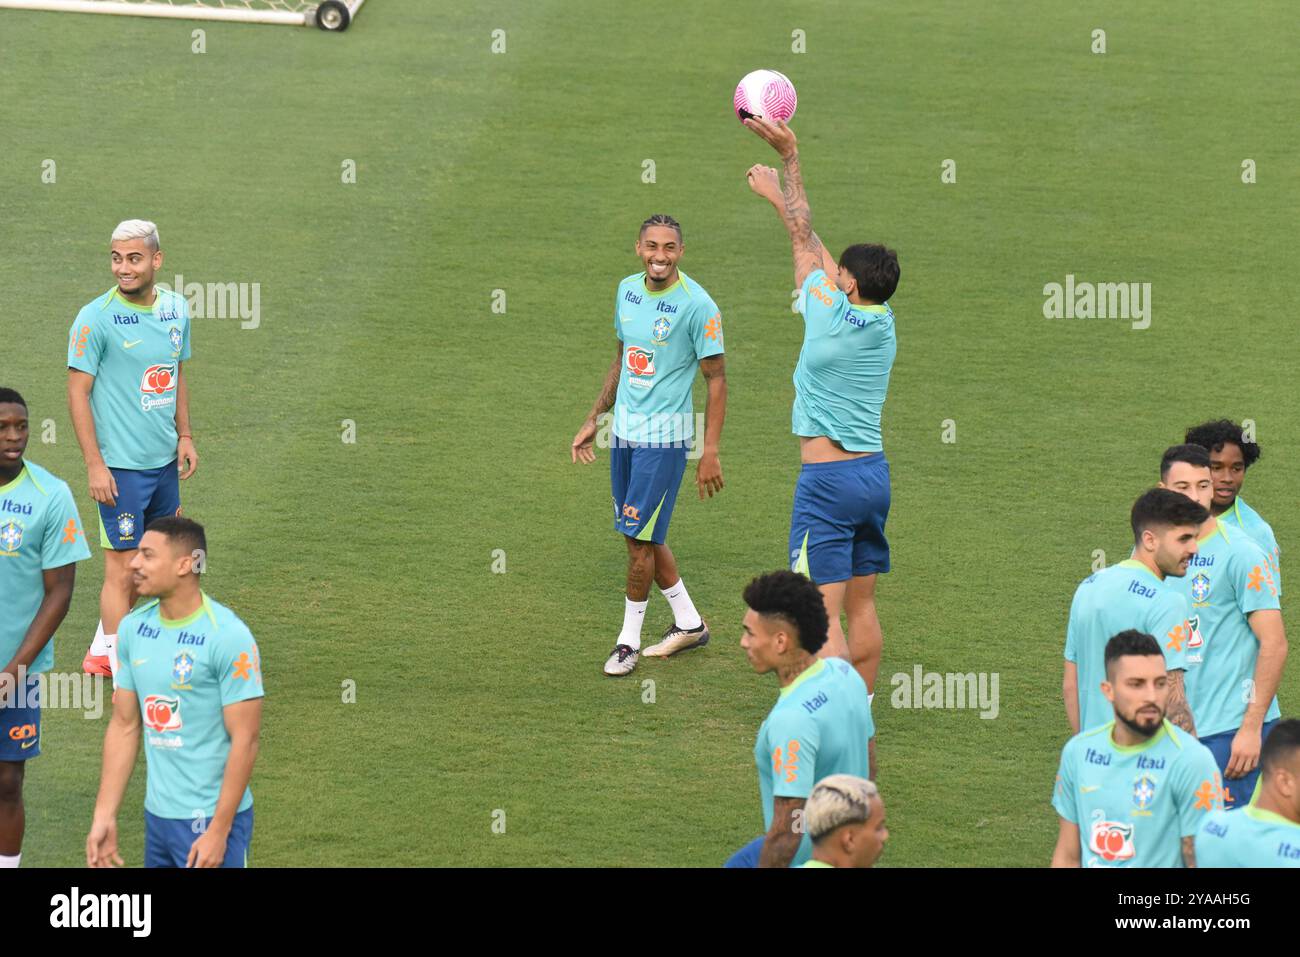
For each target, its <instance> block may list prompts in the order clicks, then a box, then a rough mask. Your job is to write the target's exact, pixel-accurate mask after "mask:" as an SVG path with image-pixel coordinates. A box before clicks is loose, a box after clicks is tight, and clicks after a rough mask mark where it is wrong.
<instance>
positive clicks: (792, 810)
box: [726, 571, 876, 867]
mask: <svg viewBox="0 0 1300 957" xmlns="http://www.w3.org/2000/svg"><path fill="white" fill-rule="evenodd" d="M744 598H745V604H746V605H748V606H749V608H748V611H746V612H745V619H744V635H743V637H742V638H741V639H740V647H741V648H743V649H744V651H745V655H746V656H747V657H748V658H749V663H750V665H751V666H752V667H753V669H754V671H755V672H757V673H758V674H760V675H763V674H768V673H769V672H776V677H777V681H778V682H779V684H780V686H781V694H780V696H779V697H778V698H777V701H776V704H775V705H773V706H772V711H771V713H769V714H768V716H767V720H765V721H764V722H763V725H762V727H760V728H759V730H758V740H757V741H756V742H755V744H754V762H755V763H756V764H757V765H758V793H759V800H760V801H761V803H762V805H763V824H764V826H765V827H766V828H767V834H766V835H764V836H762V837H758V838H755V839H754V840H753V841H751V842H750V843H749V844H746V845H745V846H744V847H743V848H741V849H740V850H739V851H737V852H736V853H735V854H733V855H732V857H731V859H730V860H729V861H728V862H727V865H726V866H727V867H791V866H794V867H797V866H798V865H800V864H802V863H803V862H804V861H806V860H808V858H809V857H811V856H812V841H811V840H809V837H808V833H807V828H806V827H803V826H802V823H801V821H800V818H801V817H802V815H803V812H804V804H805V802H806V801H807V800H808V797H809V796H810V795H811V794H812V791H813V788H814V787H815V786H816V785H817V783H818V782H820V781H821V780H822V779H823V778H827V777H830V776H831V775H833V774H852V775H855V776H857V777H860V778H865V777H870V776H872V774H874V771H875V768H874V767H872V765H873V764H874V755H873V754H872V741H871V739H872V738H873V737H875V734H876V728H875V725H874V724H873V723H872V720H871V704H870V702H869V701H868V699H867V688H866V685H865V684H864V683H863V681H862V677H861V676H860V675H859V674H858V673H857V672H856V671H855V670H854V669H853V667H852V666H851V665H850V664H849V663H848V662H847V661H844V660H842V659H840V658H830V659H826V658H818V657H817V652H818V651H819V650H820V649H821V647H822V645H824V644H825V643H826V633H827V630H828V625H829V622H828V620H827V615H826V605H825V603H824V602H823V600H822V596H821V592H820V591H818V589H817V586H816V585H814V584H813V583H812V582H811V581H809V580H808V579H807V578H805V577H804V576H803V575H799V574H797V573H795V572H788V571H777V572H771V573H769V574H767V575H763V576H760V577H759V578H755V579H754V580H753V581H752V582H750V583H749V585H748V586H747V587H746V588H745V592H744ZM869 772H870V773H869Z"/></svg>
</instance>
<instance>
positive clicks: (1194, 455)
mask: <svg viewBox="0 0 1300 957" xmlns="http://www.w3.org/2000/svg"><path fill="white" fill-rule="evenodd" d="M1175 462H1186V463H1187V464H1188V465H1194V466H1196V467H1197V468H1198V469H1208V468H1209V467H1210V453H1209V452H1207V451H1206V450H1205V446H1203V445H1192V444H1190V443H1188V444H1186V445H1171V446H1170V447H1169V448H1167V449H1165V454H1164V455H1162V456H1160V481H1162V482H1163V481H1164V480H1165V476H1166V475H1168V474H1169V469H1170V468H1172V467H1173V464H1174V463H1175Z"/></svg>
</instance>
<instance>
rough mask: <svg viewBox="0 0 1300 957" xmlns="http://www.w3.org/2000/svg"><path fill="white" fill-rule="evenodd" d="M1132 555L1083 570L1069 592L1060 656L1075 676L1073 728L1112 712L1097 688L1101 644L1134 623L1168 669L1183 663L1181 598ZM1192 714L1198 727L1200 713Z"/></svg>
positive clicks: (1102, 667) (1102, 666)
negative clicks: (1153, 642) (1075, 721)
mask: <svg viewBox="0 0 1300 957" xmlns="http://www.w3.org/2000/svg"><path fill="white" fill-rule="evenodd" d="M1168 584H1169V581H1168V579H1166V580H1165V581H1161V580H1160V579H1159V578H1157V577H1156V576H1155V574H1154V573H1153V572H1152V571H1151V570H1150V569H1149V568H1147V567H1146V566H1145V565H1143V564H1142V563H1141V562H1139V561H1138V560H1137V559H1134V558H1128V559H1125V560H1124V561H1122V562H1120V563H1119V564H1118V565H1112V566H1110V567H1109V568H1104V569H1102V570H1101V571H1099V572H1097V573H1096V574H1093V575H1089V576H1088V577H1087V578H1085V579H1084V580H1083V581H1082V582H1081V583H1080V584H1079V587H1078V588H1077V589H1076V590H1075V592H1074V601H1073V602H1072V603H1071V604H1070V619H1069V623H1068V624H1067V626H1066V631H1065V660H1066V661H1073V662H1074V664H1075V667H1076V668H1077V669H1078V678H1079V727H1080V728H1093V727H1096V726H1097V725H1099V724H1102V723H1104V722H1106V721H1109V720H1110V719H1111V718H1113V717H1114V715H1115V711H1114V708H1113V707H1112V706H1111V703H1110V702H1109V701H1108V700H1106V696H1105V694H1103V693H1102V690H1101V683H1102V682H1103V681H1105V680H1106V643H1107V642H1108V641H1110V640H1111V638H1113V637H1115V635H1117V634H1119V633H1120V632H1121V631H1127V630H1128V629H1130V628H1135V629H1137V630H1138V631H1141V632H1145V633H1146V634H1148V635H1151V636H1152V637H1154V638H1155V639H1156V641H1158V642H1159V643H1160V647H1161V648H1162V649H1163V650H1164V653H1165V667H1166V668H1168V669H1169V670H1170V671H1174V670H1177V669H1183V670H1184V672H1185V671H1186V668H1187V651H1186V645H1187V639H1188V635H1189V633H1190V628H1189V626H1188V622H1187V601H1186V599H1184V598H1183V596H1182V595H1181V594H1179V593H1178V592H1177V591H1174V590H1172V589H1170V588H1169V587H1168ZM1192 718H1193V720H1195V721H1196V722H1197V728H1198V730H1199V728H1200V723H1199V722H1200V716H1199V715H1197V714H1196V712H1195V711H1193V712H1192Z"/></svg>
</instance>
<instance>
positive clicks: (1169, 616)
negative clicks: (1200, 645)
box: [1147, 589, 1192, 671]
mask: <svg viewBox="0 0 1300 957" xmlns="http://www.w3.org/2000/svg"><path fill="white" fill-rule="evenodd" d="M1147 627H1148V628H1149V629H1150V633H1151V634H1152V635H1153V636H1155V639H1156V640H1157V641H1158V642H1160V647H1161V649H1162V650H1163V651H1164V653H1165V668H1166V669H1168V670H1169V671H1186V670H1187V655H1188V650H1187V646H1188V643H1189V642H1190V641H1191V639H1192V626H1191V625H1190V624H1189V623H1188V621H1187V599H1186V598H1184V597H1183V596H1182V595H1181V594H1179V593H1178V592H1176V591H1174V590H1172V589H1167V590H1161V591H1160V592H1159V594H1157V596H1156V601H1155V604H1154V605H1153V606H1152V608H1151V616H1150V618H1149V619H1148V620H1147Z"/></svg>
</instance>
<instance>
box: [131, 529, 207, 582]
mask: <svg viewBox="0 0 1300 957" xmlns="http://www.w3.org/2000/svg"><path fill="white" fill-rule="evenodd" d="M145 531H146V532H158V533H159V534H160V535H166V536H167V540H168V541H169V542H171V543H172V545H173V546H175V545H179V546H180V547H181V548H183V549H185V550H186V551H188V552H189V553H190V554H191V555H193V554H194V553H195V552H196V551H197V552H202V553H203V554H204V555H207V553H208V537H207V535H206V534H204V532H203V526H202V525H200V524H199V523H198V522H196V521H194V519H192V518H185V517H184V516H181V515H166V516H164V517H162V518H155V519H154V520H153V521H152V522H150V523H149V525H148V527H147V528H145ZM200 571H202V568H201V567H198V568H195V569H194V572H195V574H198V573H199V572H200Z"/></svg>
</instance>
